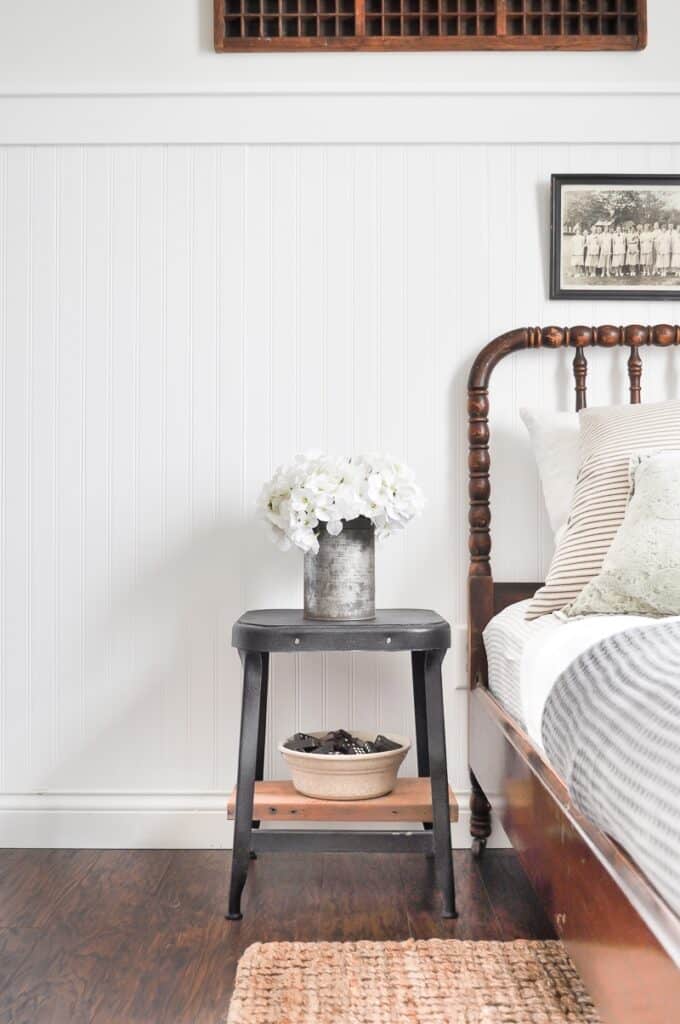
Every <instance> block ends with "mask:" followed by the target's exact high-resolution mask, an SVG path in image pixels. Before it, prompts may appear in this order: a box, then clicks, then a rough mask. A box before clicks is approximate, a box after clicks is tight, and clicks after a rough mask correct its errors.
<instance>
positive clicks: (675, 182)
mask: <svg viewBox="0 0 680 1024" xmlns="http://www.w3.org/2000/svg"><path fill="white" fill-rule="evenodd" d="M570 188H571V189H572V190H575V189H580V190H583V191H586V192H587V191H589V190H592V191H593V192H597V191H598V190H601V191H602V192H603V193H604V192H606V191H612V190H618V191H630V192H634V191H635V189H636V188H639V189H640V190H644V191H647V192H649V191H650V190H652V191H653V190H654V189H657V188H658V189H659V191H668V190H671V189H677V190H678V212H677V218H676V221H675V222H676V223H677V225H678V227H680V174H553V175H552V177H551V190H550V210H551V216H550V298H551V299H569V300H571V299H587V300H589V301H590V302H592V301H593V300H599V299H619V300H625V299H632V300H638V301H648V300H649V299H653V300H656V301H666V302H668V301H672V300H674V299H678V298H680V268H676V272H675V275H674V276H672V270H673V268H670V269H669V271H668V273H669V275H670V276H668V282H669V283H668V285H665V284H662V283H661V282H662V281H663V280H665V278H663V277H660V276H658V275H659V274H660V271H657V270H654V276H652V277H650V278H649V280H650V281H652V280H653V281H655V284H654V285H652V284H650V285H643V284H641V283H640V281H638V280H636V283H635V284H633V283H632V282H633V278H632V277H626V276H624V277H622V278H618V280H619V281H620V282H621V283H620V284H616V285H614V284H613V280H614V279H610V278H608V281H607V284H606V285H605V284H604V283H603V279H604V277H605V272H604V270H600V271H599V272H598V276H596V277H594V278H592V279H591V280H592V282H593V283H592V284H590V285H588V284H587V283H586V282H587V281H588V280H589V278H588V277H583V279H582V280H583V285H582V286H581V285H576V284H569V285H565V276H567V275H565V262H564V261H565V260H566V259H567V258H570V257H569V256H568V254H567V253H565V245H564V240H565V237H567V236H565V234H564V230H563V229H564V227H565V221H564V218H563V212H564V206H565V192H568V191H569V189H570ZM621 216H623V215H621ZM604 230H606V228H605V229H604ZM670 258H671V259H672V257H670ZM624 269H625V270H626V272H628V269H629V268H627V267H626V268H624ZM586 270H587V268H586ZM584 272H585V271H584ZM631 273H632V270H631ZM640 280H644V278H642V277H640ZM626 281H628V282H629V283H628V284H627V283H626ZM597 282H600V283H597Z"/></svg>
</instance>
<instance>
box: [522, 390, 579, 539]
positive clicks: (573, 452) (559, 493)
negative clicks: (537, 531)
mask: <svg viewBox="0 0 680 1024" xmlns="http://www.w3.org/2000/svg"><path fill="white" fill-rule="evenodd" d="M519 414H520V416H521V417H522V421H523V423H524V426H525V427H526V428H527V430H528V431H529V437H530V438H531V444H532V447H533V449H534V456H535V458H536V463H537V465H538V475H539V477H540V480H541V487H542V489H543V498H544V500H545V506H546V508H547V510H548V518H549V520H550V525H551V527H552V531H553V534H554V535H557V533H558V532H559V531H560V530H561V529H562V528H563V527H564V526H565V525H566V522H567V519H568V517H569V510H570V508H571V499H572V497H573V496H574V487H575V486H576V475H577V473H578V467H579V461H580V450H579V418H578V413H576V412H554V411H548V410H544V409H520V411H519Z"/></svg>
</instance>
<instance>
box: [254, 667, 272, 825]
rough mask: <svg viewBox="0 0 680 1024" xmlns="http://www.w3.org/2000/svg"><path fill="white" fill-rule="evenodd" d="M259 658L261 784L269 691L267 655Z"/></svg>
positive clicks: (258, 767) (258, 774)
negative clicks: (260, 660)
mask: <svg viewBox="0 0 680 1024" xmlns="http://www.w3.org/2000/svg"><path fill="white" fill-rule="evenodd" d="M260 657H261V658H262V685H261V687H260V714H259V722H258V727H257V763H256V765H255V781H256V782H261V781H262V779H263V778H264V746H265V741H266V739H267V692H268V690H269V655H268V654H267V653H264V654H262V655H260ZM259 827H260V823H259V821H254V822H253V828H259Z"/></svg>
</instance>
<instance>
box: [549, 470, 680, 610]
mask: <svg viewBox="0 0 680 1024" xmlns="http://www.w3.org/2000/svg"><path fill="white" fill-rule="evenodd" d="M630 495H631V497H630V503H629V505H628V510H627V511H626V515H625V517H624V520H623V523H622V524H621V526H620V527H619V529H618V532H617V534H616V536H615V538H614V541H613V543H612V546H611V547H610V549H609V552H608V553H607V556H606V558H605V560H604V563H603V565H602V571H601V572H600V573H599V575H597V576H596V577H595V579H594V580H591V581H590V583H589V584H588V585H587V586H586V587H585V588H584V589H583V590H582V591H581V593H580V594H579V596H578V597H577V598H576V600H575V601H574V602H573V603H572V604H570V605H568V606H567V608H565V613H566V614H567V615H570V616H574V615H592V614H602V613H604V614H607V613H619V614H623V615H657V616H660V615H680V451H675V452H653V453H646V452H640V453H638V454H635V455H633V456H632V458H631V461H630Z"/></svg>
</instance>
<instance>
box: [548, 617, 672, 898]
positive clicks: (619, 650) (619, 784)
mask: <svg viewBox="0 0 680 1024" xmlns="http://www.w3.org/2000/svg"><path fill="white" fill-rule="evenodd" d="M542 738H543V745H544V748H545V752H546V754H547V755H548V758H549V760H550V762H551V764H552V765H553V766H554V767H555V769H556V770H557V771H558V773H559V774H560V775H561V776H562V778H563V779H564V780H565V782H566V784H567V786H568V788H569V792H570V795H571V797H572V799H573V801H574V804H575V806H576V807H578V809H579V810H581V811H582V812H583V813H584V814H585V815H586V817H588V818H589V819H590V820H591V821H594V822H595V824H596V825H598V827H599V828H601V829H603V831H605V832H607V833H608V834H609V835H610V836H612V838H613V839H615V840H617V842H619V843H620V844H621V846H623V847H624V849H625V850H627V851H628V853H629V854H630V856H631V857H632V858H633V859H634V860H635V861H636V862H637V864H638V865H639V867H640V868H642V870H643V871H644V873H645V874H646V875H647V877H648V878H649V879H650V881H651V882H652V883H653V884H654V886H655V887H656V888H657V890H658V891H659V893H660V894H661V895H662V896H663V897H664V898H665V899H666V901H667V902H668V904H669V905H670V906H671V907H672V908H673V910H674V911H675V912H676V913H680V622H678V621H677V620H676V621H673V622H666V623H664V622H659V623H655V624H654V625H650V626H640V627H637V628H635V629H628V630H626V631H625V632H623V633H616V634H615V635H614V636H610V637H608V638H607V639H606V640H602V641H600V642H599V643H597V644H595V645H594V646H593V647H591V648H590V649H589V650H587V651H585V652H584V653H583V654H582V655H580V656H579V657H578V658H576V660H575V661H573V662H572V663H571V665H570V666H569V668H568V669H567V670H566V671H565V672H563V673H562V675H561V676H560V677H559V678H558V680H557V682H556V683H555V685H554V687H553V689H552V690H551V693H550V696H549V698H548V700H547V702H546V705H545V710H544V712H543V721H542Z"/></svg>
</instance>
